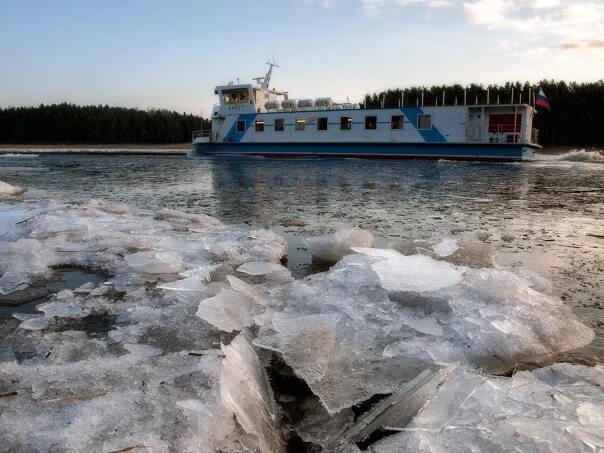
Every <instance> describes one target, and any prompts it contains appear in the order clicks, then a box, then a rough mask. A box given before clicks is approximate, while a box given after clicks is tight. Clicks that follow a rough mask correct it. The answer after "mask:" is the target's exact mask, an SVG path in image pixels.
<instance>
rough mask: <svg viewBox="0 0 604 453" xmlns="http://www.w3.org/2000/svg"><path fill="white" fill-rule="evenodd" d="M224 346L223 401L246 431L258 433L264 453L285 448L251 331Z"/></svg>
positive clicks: (259, 444)
mask: <svg viewBox="0 0 604 453" xmlns="http://www.w3.org/2000/svg"><path fill="white" fill-rule="evenodd" d="M222 350H223V351H224V354H225V358H224V359H223V366H222V372H221V373H220V394H221V396H222V401H223V402H224V404H225V405H226V406H227V407H229V408H230V409H231V410H232V411H233V412H234V413H235V416H236V417H237V421H238V422H239V424H240V425H241V427H242V428H243V429H244V430H245V432H246V433H248V434H250V435H252V436H253V437H254V439H255V442H256V444H257V445H256V448H258V450H259V451H260V452H261V453H282V452H285V442H284V440H283V433H282V431H281V427H280V426H279V422H278V420H279V419H280V416H279V409H278V407H277V403H276V402H275V398H274V395H273V392H272V389H271V386H270V383H269V380H268V377H267V375H266V372H265V371H264V368H263V367H262V365H261V363H260V360H259V359H258V355H257V354H256V351H254V348H253V347H252V345H251V334H250V333H249V331H243V332H241V333H240V334H239V335H237V337H235V338H234V339H233V341H232V342H231V343H230V344H229V345H228V346H222Z"/></svg>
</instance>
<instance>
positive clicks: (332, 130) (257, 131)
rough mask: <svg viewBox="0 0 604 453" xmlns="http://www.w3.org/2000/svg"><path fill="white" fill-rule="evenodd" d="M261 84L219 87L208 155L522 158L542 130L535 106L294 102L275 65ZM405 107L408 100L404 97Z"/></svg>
mask: <svg viewBox="0 0 604 453" xmlns="http://www.w3.org/2000/svg"><path fill="white" fill-rule="evenodd" d="M268 65H269V69H268V72H267V73H266V75H265V76H264V77H258V78H256V79H254V81H255V82H256V83H255V84H234V83H232V82H231V83H229V84H227V85H221V86H217V87H216V89H215V90H214V94H216V95H217V96H218V99H219V103H218V104H216V105H215V106H214V109H213V111H212V117H211V130H208V131H196V132H194V133H193V147H194V149H195V150H196V151H197V152H199V153H202V154H207V155H224V154H244V155H261V156H270V157H289V156H331V157H333V156H339V157H358V158H397V159H404V158H408V159H409V158H410V159H456V160H497V161H517V160H525V159H530V158H532V157H533V154H534V151H535V149H537V148H540V146H539V145H538V144H537V135H538V132H537V131H536V130H535V129H533V127H532V122H533V116H534V115H535V113H536V111H535V109H534V108H533V107H532V106H531V105H528V104H522V103H518V104H488V103H487V104H485V105H479V104H478V103H476V104H473V105H443V104H444V102H443V103H442V104H441V105H440V106H439V105H435V106H425V105H423V102H422V103H421V104H420V102H419V100H418V101H417V103H416V105H413V106H407V105H401V106H400V107H398V108H384V107H382V108H363V107H362V106H360V105H359V104H351V103H348V102H347V103H335V102H333V100H332V99H331V98H319V99H300V100H297V99H291V98H290V97H289V95H288V92H286V91H277V90H275V89H272V88H269V84H270V80H271V74H272V71H273V67H275V66H276V64H275V63H274V62H269V63H268ZM401 104H402V100H401Z"/></svg>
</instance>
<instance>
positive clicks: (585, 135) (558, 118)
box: [0, 80, 604, 146]
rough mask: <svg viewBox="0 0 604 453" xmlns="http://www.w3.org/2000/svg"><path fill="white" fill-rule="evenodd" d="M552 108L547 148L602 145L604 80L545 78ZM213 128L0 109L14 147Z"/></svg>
mask: <svg viewBox="0 0 604 453" xmlns="http://www.w3.org/2000/svg"><path fill="white" fill-rule="evenodd" d="M538 86H540V87H541V88H542V89H543V91H544V92H545V94H546V96H547V97H548V99H549V101H550V105H551V111H547V110H544V109H542V108H540V109H539V114H538V115H537V116H536V117H535V120H534V123H533V126H534V127H535V128H537V129H539V131H540V132H539V141H540V143H541V144H543V145H572V146H604V82H603V81H601V80H600V81H598V82H593V83H567V82H563V81H560V82H556V81H553V80H552V81H546V80H544V81H542V82H540V84H539V85H538ZM529 89H531V92H532V93H534V92H535V85H532V86H531V85H530V84H529V83H528V82H525V83H519V82H516V83H506V84H505V85H488V86H484V85H476V84H473V85H469V86H467V87H464V86H462V85H445V86H432V87H413V88H407V89H405V90H404V92H403V90H401V89H395V90H387V91H383V92H380V93H374V94H368V95H367V96H366V97H365V105H366V107H367V108H371V107H379V106H380V105H384V106H385V107H398V106H399V105H400V103H401V101H402V102H403V103H404V105H405V106H414V105H417V104H420V105H421V102H422V101H421V99H422V93H423V104H424V105H436V104H438V105H442V102H443V92H444V101H445V104H446V105H454V104H455V103H456V102H457V104H463V102H464V93H465V102H466V103H467V104H474V103H478V104H484V103H486V102H487V90H488V97H489V99H488V101H489V103H490V104H496V103H497V102H499V103H501V104H506V103H510V102H511V101H512V90H513V101H514V102H520V101H522V102H524V103H526V102H529ZM209 128H210V123H209V120H207V119H202V118H201V117H199V116H197V115H191V114H186V113H177V112H172V111H168V110H139V109H132V108H121V107H109V106H107V105H105V106H102V105H98V106H97V105H88V106H77V105H73V104H67V103H63V104H53V105H40V106H38V107H9V108H4V109H0V143H11V144H36V143H40V144H51V143H59V144H84V143H89V144H110V143H140V144H144V143H149V144H151V143H185V142H189V141H190V140H191V135H192V133H193V131H195V130H199V129H209Z"/></svg>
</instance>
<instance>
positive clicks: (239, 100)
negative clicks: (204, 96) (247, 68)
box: [222, 90, 249, 104]
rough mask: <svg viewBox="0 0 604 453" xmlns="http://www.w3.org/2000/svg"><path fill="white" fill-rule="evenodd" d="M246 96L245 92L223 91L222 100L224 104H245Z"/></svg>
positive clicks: (246, 92)
mask: <svg viewBox="0 0 604 453" xmlns="http://www.w3.org/2000/svg"><path fill="white" fill-rule="evenodd" d="M248 95H249V93H248V91H247V90H224V91H223V92H222V99H223V102H224V103H225V104H247V101H248Z"/></svg>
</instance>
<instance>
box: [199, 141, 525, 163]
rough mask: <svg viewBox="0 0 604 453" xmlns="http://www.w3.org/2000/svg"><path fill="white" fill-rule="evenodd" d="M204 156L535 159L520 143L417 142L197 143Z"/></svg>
mask: <svg viewBox="0 0 604 453" xmlns="http://www.w3.org/2000/svg"><path fill="white" fill-rule="evenodd" d="M194 149H195V150H196V151H197V152H199V153H201V154H208V155H220V154H246V155H257V156H271V157H273V156H274V157H288V156H318V157H321V156H324V157H362V158H374V159H387V158H392V159H459V160H498V161H505V160H507V161H517V160H524V159H530V158H532V157H533V153H534V149H533V148H532V147H530V146H527V145H521V144H509V145H508V144H488V145H485V144H452V143H444V144H441V145H439V144H432V143H430V144H417V143H413V144H411V143H409V144H406V143H373V144H368V143H286V144H283V143H196V144H194Z"/></svg>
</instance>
